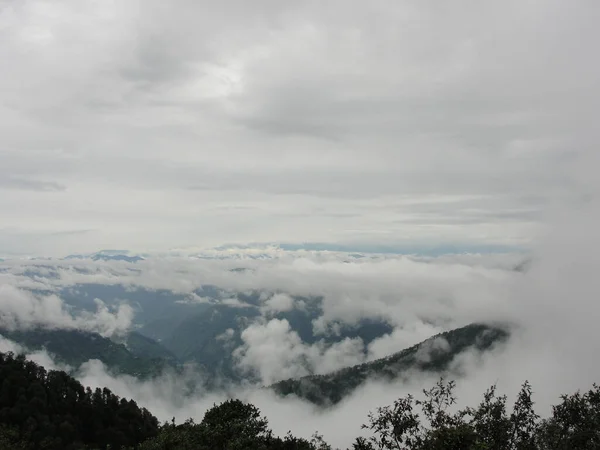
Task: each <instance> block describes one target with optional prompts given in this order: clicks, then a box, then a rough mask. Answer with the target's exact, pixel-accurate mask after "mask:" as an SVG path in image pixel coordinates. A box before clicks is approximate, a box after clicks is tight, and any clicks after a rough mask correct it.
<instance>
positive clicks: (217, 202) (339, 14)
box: [0, 0, 600, 254]
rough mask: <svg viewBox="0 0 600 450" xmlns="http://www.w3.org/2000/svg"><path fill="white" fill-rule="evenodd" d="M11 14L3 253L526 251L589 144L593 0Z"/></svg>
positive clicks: (77, 6)
mask: <svg viewBox="0 0 600 450" xmlns="http://www.w3.org/2000/svg"><path fill="white" fill-rule="evenodd" d="M1 8H2V13H1V14H0V33H1V34H0V37H1V39H0V42H1V44H0V55H2V59H3V61H5V63H6V64H7V65H8V66H10V67H11V70H9V71H3V73H2V74H1V75H0V89H1V90H2V92H3V95H2V100H1V102H0V132H1V134H2V136H3V143H2V146H1V148H0V179H1V181H0V189H1V190H2V195H1V196H0V210H1V211H2V212H3V224H2V228H0V252H2V253H46V254H64V253H66V252H71V251H93V250H97V249H98V248H106V247H111V248H123V247H124V248H138V249H140V248H142V249H145V248H160V249H162V248H169V247H173V246H180V245H202V246H210V245H217V244H220V243H223V242H251V241H253V242H256V241H259V242H265V241H268V242H273V241H289V242H310V241H317V242H370V243H379V244H381V243H390V242H396V243H407V242H408V243H413V244H414V243H420V244H423V243H431V242H434V241H435V242H441V243H448V242H450V243H457V244H462V245H466V244H470V245H474V244H477V245H484V244H485V245H489V244H502V245H513V246H514V245H526V244H527V243H529V242H530V240H531V239H532V237H534V236H535V233H536V231H537V230H538V229H539V226H540V219H541V218H542V212H543V210H544V208H545V207H546V206H547V205H548V204H552V203H556V202H561V201H564V200H568V199H571V198H573V197H577V196H578V195H580V194H581V192H580V191H579V190H578V186H577V179H576V178H573V176H572V174H571V173H570V172H568V171H565V170H564V169H565V167H569V166H571V165H572V164H573V163H574V162H575V161H577V160H578V159H579V158H580V157H581V156H582V155H585V154H587V153H589V152H593V151H594V147H593V146H594V142H596V137H597V132H595V131H594V128H593V123H592V119H591V117H593V112H594V111H595V110H597V107H598V96H597V92H598V83H599V81H598V80H600V77H599V76H598V75H599V73H598V72H599V69H600V65H598V64H597V62H596V58H594V57H593V54H590V53H589V52H588V51H587V49H588V48H589V45H590V43H593V42H596V41H597V40H598V39H597V38H598V30H597V27H596V23H597V22H598V19H599V17H598V14H599V12H598V9H597V8H596V6H595V3H594V2H593V1H581V2H577V3H576V4H571V3H569V4H568V5H566V4H565V3H564V2H561V1H558V0H556V1H554V0H552V1H540V0H528V1H525V2H523V1H505V2H502V3H501V4H498V5H479V4H473V2H470V1H459V2H458V3H453V4H452V5H445V6H440V5H436V4H433V3H428V2H419V4H407V3H404V2H401V3H398V2H392V1H381V2H375V3H368V4H367V3H365V2H360V1H349V2H348V1H343V2H342V1H333V2H328V4H327V6H323V5H322V4H321V3H320V2H316V1H308V2H302V3H301V4H290V3H280V2H273V1H268V0H265V1H259V2H253V3H252V5H251V6H250V5H249V4H247V3H246V2H243V1H236V0H231V1H227V2H225V3H223V4H219V6H218V7H215V6H214V4H212V3H208V2H196V1H188V0H183V1H181V2H178V3H177V4H165V3H164V2H158V1H150V2H143V3H141V2H135V1H134V2H126V3H123V2H117V3H97V2H93V1H87V0H86V1H67V2H62V3H61V4H60V5H50V4H48V3H47V2H45V1H42V0H26V1H22V2H8V3H4V4H3V5H2V7H1ZM42 75H43V76H42Z"/></svg>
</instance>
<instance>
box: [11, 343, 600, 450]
mask: <svg viewBox="0 0 600 450" xmlns="http://www.w3.org/2000/svg"><path fill="white" fill-rule="evenodd" d="M0 380H1V382H2V386H1V388H0V389H1V390H0V450H12V449H22V450H34V449H72V450H75V449H103V450H108V449H109V448H110V449H123V450H124V449H138V450H209V449H210V450H242V449H258V450H331V447H330V446H329V445H327V443H326V442H325V441H324V440H323V439H322V437H320V436H319V435H318V434H315V435H314V436H313V438H312V439H311V440H306V439H302V438H296V437H294V436H293V435H292V434H291V433H288V435H286V436H285V437H283V438H281V437H277V436H275V435H274V434H273V432H272V431H271V430H270V429H269V427H268V421H267V419H266V418H265V417H263V416H262V415H261V413H260V411H259V410H258V409H257V408H256V407H255V406H253V405H252V404H248V403H244V402H242V401H240V400H228V401H226V402H223V403H221V404H219V405H214V406H213V407H212V408H211V409H210V410H208V411H207V412H206V414H205V415H204V418H203V420H202V421H201V422H200V423H198V424H196V423H194V422H193V421H192V420H188V421H186V422H185V423H183V424H180V425H177V424H175V423H165V424H164V425H162V426H159V425H158V422H157V420H156V418H155V417H154V416H152V414H150V413H149V412H148V411H147V410H145V409H143V408H139V407H138V406H137V405H136V404H135V402H133V401H127V400H125V399H120V398H119V397H117V396H116V395H114V394H112V393H111V392H110V391H109V390H108V389H96V390H95V391H92V390H90V389H89V388H88V389H84V388H83V386H81V384H79V383H78V382H77V381H76V380H74V379H73V378H71V377H69V376H68V375H67V374H65V373H64V372H56V371H50V372H46V371H45V370H44V369H43V368H42V367H40V366H38V365H36V364H35V363H32V362H28V361H26V360H25V359H24V358H23V357H14V356H13V355H12V354H0ZM454 387H455V384H454V382H445V381H444V380H443V379H441V380H440V381H439V382H438V383H437V384H436V385H435V386H434V387H433V388H431V389H429V390H424V391H423V397H422V398H420V399H415V398H414V397H413V396H412V395H408V396H406V397H403V398H399V399H397V400H395V401H394V402H393V404H392V405H390V406H385V407H381V408H378V409H377V410H376V411H374V412H371V413H369V414H368V415H366V417H367V423H366V424H365V425H363V434H365V435H366V436H367V437H358V438H356V439H355V441H354V443H353V445H352V449H353V450H595V449H598V448H600V387H598V386H597V385H594V386H593V389H591V390H590V391H588V392H585V393H583V394H582V393H580V392H577V393H575V394H572V395H564V396H562V397H561V400H562V401H561V403H559V404H558V405H556V406H555V407H553V414H552V415H551V416H550V417H549V418H547V419H543V420H540V417H539V416H538V415H537V414H536V412H535V410H534V402H533V395H532V388H531V386H530V385H529V383H527V382H525V383H524V384H523V386H522V388H521V391H520V392H519V394H518V396H517V399H516V401H515V403H514V406H513V408H512V411H511V412H508V411H507V398H506V396H498V395H497V394H496V387H495V386H492V387H491V388H490V389H489V390H488V391H487V392H485V393H484V396H483V400H482V401H481V403H480V404H479V405H477V406H475V407H466V408H464V409H461V410H457V409H456V408H455V403H456V398H455V395H454ZM293 426H294V424H293V423H290V428H292V427H293ZM348 433H349V434H350V435H354V436H356V434H359V430H348Z"/></svg>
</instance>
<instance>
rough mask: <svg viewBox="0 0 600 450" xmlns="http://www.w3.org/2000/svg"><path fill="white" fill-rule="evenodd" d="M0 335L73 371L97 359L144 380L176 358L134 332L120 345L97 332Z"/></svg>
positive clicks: (113, 369)
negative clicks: (43, 352) (45, 352)
mask: <svg viewBox="0 0 600 450" xmlns="http://www.w3.org/2000/svg"><path fill="white" fill-rule="evenodd" d="M0 335H2V336H4V337H6V338H8V339H11V340H13V341H15V342H17V343H18V344H20V345H22V346H23V347H25V348H26V349H28V350H30V351H34V350H46V351H47V352H49V353H50V354H51V355H53V357H54V359H55V360H56V361H58V362H60V363H62V364H66V365H69V366H71V367H73V368H74V369H76V368H78V367H79V366H80V365H81V364H83V363H85V362H87V361H89V360H91V359H97V360H99V361H102V362H103V363H104V364H105V365H106V366H107V368H108V370H109V371H111V372H113V373H124V374H128V375H133V376H136V377H138V378H147V377H150V376H153V375H157V374H159V373H161V372H162V370H163V369H165V368H166V367H174V366H176V364H177V360H176V358H175V356H174V355H172V354H171V353H170V352H169V351H168V350H166V349H165V348H163V347H162V346H160V345H159V344H158V343H157V342H155V341H152V340H151V339H149V338H146V337H145V336H142V335H140V334H138V333H135V332H134V333H130V334H128V335H127V336H124V337H123V338H122V339H121V342H115V341H114V340H111V339H108V338H105V337H103V336H100V335H99V334H98V333H92V332H88V331H81V330H65V329H44V328H34V329H29V330H14V331H11V330H6V329H1V328H0Z"/></svg>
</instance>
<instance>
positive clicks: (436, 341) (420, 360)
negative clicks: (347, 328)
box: [271, 324, 508, 405]
mask: <svg viewBox="0 0 600 450" xmlns="http://www.w3.org/2000/svg"><path fill="white" fill-rule="evenodd" d="M507 338H508V331H506V330H505V329H503V328H497V327H489V326H487V325H480V324H472V325H467V326H466V327H463V328H458V329H456V330H452V331H448V332H446V333H441V334H439V335H437V336H434V337H432V338H430V339H428V340H426V341H424V342H421V343H420V344H417V345H415V346H413V347H410V348H408V349H406V350H402V351H401V352H398V353H394V354H393V355H391V356H388V357H386V358H382V359H378V360H375V361H372V362H368V363H364V364H360V365H357V366H353V367H348V368H346V369H342V370H339V371H337V372H334V373H331V374H327V375H311V376H307V377H303V378H299V379H290V380H285V381H280V382H278V383H276V384H274V385H272V386H271V387H272V388H273V389H274V390H275V391H276V392H277V393H278V394H280V395H283V396H287V395H295V396H298V397H301V398H303V399H306V400H308V401H310V402H312V403H316V404H318V405H328V404H335V403H338V402H339V401H341V400H342V399H343V398H344V397H346V396H347V395H349V394H351V393H352V391H354V390H355V389H356V388H357V387H359V386H360V385H361V384H363V383H364V382H365V381H367V379H382V380H394V379H397V378H401V377H402V376H404V375H406V374H408V372H409V371H412V370H417V371H425V372H443V371H444V370H446V369H447V368H448V366H449V364H450V362H451V361H452V360H453V359H454V357H455V356H456V355H458V354H459V353H461V352H463V351H466V350H469V349H472V350H476V351H478V352H484V351H486V350H488V349H490V347H492V346H493V345H495V344H499V343H502V342H503V341H504V340H506V339H507Z"/></svg>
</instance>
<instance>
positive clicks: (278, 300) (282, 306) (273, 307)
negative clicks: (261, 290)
mask: <svg viewBox="0 0 600 450" xmlns="http://www.w3.org/2000/svg"><path fill="white" fill-rule="evenodd" d="M264 305H265V306H264V308H265V310H266V311H268V312H285V311H291V310H292V309H294V299H293V298H292V297H290V296H289V295H288V294H283V293H277V294H274V295H272V296H271V297H270V298H269V299H268V300H267V301H265V303H264Z"/></svg>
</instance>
